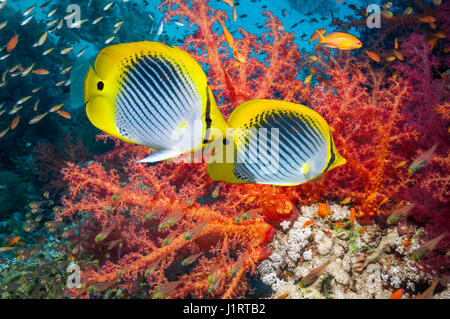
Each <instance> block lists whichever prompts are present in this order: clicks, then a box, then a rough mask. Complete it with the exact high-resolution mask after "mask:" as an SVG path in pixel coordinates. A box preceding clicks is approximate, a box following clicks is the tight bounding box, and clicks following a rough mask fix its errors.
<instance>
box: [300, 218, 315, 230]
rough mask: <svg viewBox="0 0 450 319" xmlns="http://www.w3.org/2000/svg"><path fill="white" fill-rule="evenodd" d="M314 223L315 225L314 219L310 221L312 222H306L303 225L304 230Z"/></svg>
mask: <svg viewBox="0 0 450 319" xmlns="http://www.w3.org/2000/svg"><path fill="white" fill-rule="evenodd" d="M312 223H314V219H310V220H308V221H306V222H305V223H304V224H303V226H302V228H306V227H308V226H309V225H311V224H312Z"/></svg>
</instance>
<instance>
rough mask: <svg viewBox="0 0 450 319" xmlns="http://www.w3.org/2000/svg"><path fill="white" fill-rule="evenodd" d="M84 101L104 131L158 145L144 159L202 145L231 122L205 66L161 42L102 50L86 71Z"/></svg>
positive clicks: (93, 120)
mask: <svg viewBox="0 0 450 319" xmlns="http://www.w3.org/2000/svg"><path fill="white" fill-rule="evenodd" d="M84 102H85V103H87V104H86V113H87V116H88V118H89V120H90V121H91V123H92V124H93V125H94V126H96V127H97V128H99V129H100V130H102V131H104V132H106V133H107V134H110V135H112V136H115V137H117V138H119V139H121V140H123V141H126V142H129V143H134V144H141V145H145V146H149V147H151V148H154V149H157V151H156V152H153V153H152V154H151V155H150V156H148V157H146V158H145V159H143V160H140V161H139V162H157V161H162V160H166V159H169V158H173V157H175V156H178V155H181V154H184V153H187V152H190V151H196V150H200V149H201V148H202V147H204V146H205V145H207V143H208V142H210V141H209V139H210V137H211V134H210V131H211V130H212V129H219V130H220V131H225V129H226V127H227V123H226V122H225V120H224V118H223V115H222V113H220V111H219V109H218V107H217V103H216V101H215V99H214V96H213V93H212V91H211V88H210V86H209V85H208V81H207V78H206V75H205V73H204V71H203V70H202V68H201V66H200V65H199V64H198V63H197V61H196V60H195V59H194V58H193V57H192V56H190V55H189V54H188V53H187V52H185V51H183V50H181V49H179V48H177V47H169V46H166V45H165V44H163V43H160V42H150V41H144V42H135V43H123V44H115V45H112V46H109V47H106V48H104V49H103V50H101V51H100V53H99V54H98V56H97V58H96V60H95V64H94V67H90V69H89V71H88V73H87V75H86V79H85V82H84Z"/></svg>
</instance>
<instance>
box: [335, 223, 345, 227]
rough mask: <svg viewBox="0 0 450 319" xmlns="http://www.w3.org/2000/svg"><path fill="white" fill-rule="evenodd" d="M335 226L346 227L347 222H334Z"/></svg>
mask: <svg viewBox="0 0 450 319" xmlns="http://www.w3.org/2000/svg"><path fill="white" fill-rule="evenodd" d="M334 226H335V227H336V228H344V227H345V223H341V222H337V223H334Z"/></svg>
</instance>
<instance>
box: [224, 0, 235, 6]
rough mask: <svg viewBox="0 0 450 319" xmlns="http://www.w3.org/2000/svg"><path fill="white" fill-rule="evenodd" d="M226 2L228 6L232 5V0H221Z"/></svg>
mask: <svg viewBox="0 0 450 319" xmlns="http://www.w3.org/2000/svg"><path fill="white" fill-rule="evenodd" d="M222 1H223V2H225V3H226V4H228V5H229V6H230V7H234V1H233V0H222Z"/></svg>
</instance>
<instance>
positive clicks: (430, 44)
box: [428, 37, 438, 50]
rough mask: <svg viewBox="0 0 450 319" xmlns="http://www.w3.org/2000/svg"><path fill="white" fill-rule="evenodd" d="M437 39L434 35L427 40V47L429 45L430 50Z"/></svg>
mask: <svg viewBox="0 0 450 319" xmlns="http://www.w3.org/2000/svg"><path fill="white" fill-rule="evenodd" d="M437 41H438V38H435V37H433V38H431V39H430V40H429V41H428V45H429V47H430V50H433V48H434V46H435V45H436V43H437Z"/></svg>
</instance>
